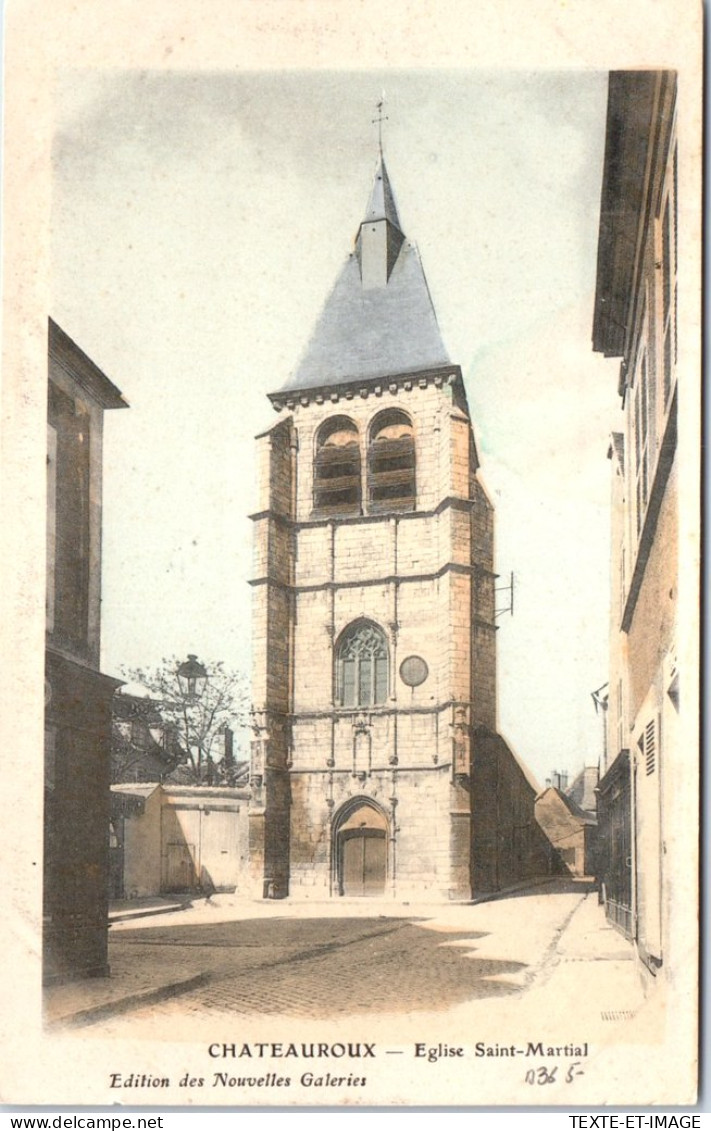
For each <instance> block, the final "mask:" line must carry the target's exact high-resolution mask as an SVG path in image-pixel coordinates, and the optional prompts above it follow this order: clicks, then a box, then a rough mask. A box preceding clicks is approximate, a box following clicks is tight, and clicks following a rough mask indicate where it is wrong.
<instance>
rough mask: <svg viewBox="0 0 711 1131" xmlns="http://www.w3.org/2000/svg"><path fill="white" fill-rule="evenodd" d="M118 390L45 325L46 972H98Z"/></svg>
mask: <svg viewBox="0 0 711 1131" xmlns="http://www.w3.org/2000/svg"><path fill="white" fill-rule="evenodd" d="M125 407H127V406H126V402H125V401H124V399H123V397H122V396H121V394H120V392H119V391H118V389H117V388H116V387H115V386H114V385H113V384H112V383H111V382H110V381H109V380H108V378H107V377H105V375H104V374H103V373H102V372H101V370H100V369H98V368H97V366H96V365H94V363H93V362H92V361H90V359H89V358H88V357H87V356H86V354H84V353H83V352H82V351H81V350H80V349H79V347H78V346H76V345H75V344H74V342H73V341H72V340H71V338H69V337H68V336H67V335H66V334H65V333H64V331H63V330H61V329H60V327H59V326H57V325H56V324H55V323H54V322H52V321H51V320H50V323H49V392H48V433H47V434H48V447H47V622H46V668H45V699H46V708H45V813H44V831H45V840H44V906H43V917H44V925H43V950H44V966H43V973H44V979H45V981H46V982H53V981H58V980H63V979H69V978H78V977H87V976H91V975H101V974H106V973H107V972H108V969H107V960H106V955H107V937H108V906H107V904H108V871H109V857H108V852H109V782H110V746H111V700H112V698H113V694H114V691H115V690H116V688H117V687H118V686H119V681H118V680H115V679H111V678H110V677H109V676H106V675H103V674H102V673H101V672H100V671H99V646H100V610H101V469H102V438H103V414H104V412H105V411H106V410H107V409H114V408H125Z"/></svg>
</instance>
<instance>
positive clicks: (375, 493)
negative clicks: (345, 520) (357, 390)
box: [368, 408, 415, 511]
mask: <svg viewBox="0 0 711 1131" xmlns="http://www.w3.org/2000/svg"><path fill="white" fill-rule="evenodd" d="M368 504H369V509H370V510H371V511H390V510H393V511H411V510H414V509H415V437H414V433H413V429H412V421H411V420H410V418H409V416H408V415H407V413H405V412H403V411H402V410H401V409H399V408H390V409H386V410H385V412H381V413H379V415H378V416H376V418H375V420H374V421H373V424H372V425H371V429H370V443H369V445H368Z"/></svg>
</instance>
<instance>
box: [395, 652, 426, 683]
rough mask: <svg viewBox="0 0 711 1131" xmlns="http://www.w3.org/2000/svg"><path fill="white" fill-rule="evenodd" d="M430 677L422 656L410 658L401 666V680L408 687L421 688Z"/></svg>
mask: <svg viewBox="0 0 711 1131" xmlns="http://www.w3.org/2000/svg"><path fill="white" fill-rule="evenodd" d="M428 675H429V668H428V667H427V664H426V663H425V661H424V660H423V659H422V656H408V657H407V659H406V660H403V661H402V663H401V664H400V679H401V680H402V682H403V683H406V684H407V686H408V687H419V686H420V684H421V683H424V682H425V680H426V679H427V676H428Z"/></svg>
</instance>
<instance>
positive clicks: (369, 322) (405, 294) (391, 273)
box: [280, 157, 450, 392]
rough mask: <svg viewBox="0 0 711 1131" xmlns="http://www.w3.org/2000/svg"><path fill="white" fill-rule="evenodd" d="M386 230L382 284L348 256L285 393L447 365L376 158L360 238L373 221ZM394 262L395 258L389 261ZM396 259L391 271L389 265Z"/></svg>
mask: <svg viewBox="0 0 711 1131" xmlns="http://www.w3.org/2000/svg"><path fill="white" fill-rule="evenodd" d="M382 220H384V221H386V225H387V228H388V232H389V235H388V236H387V248H386V246H385V244H383V245H378V246H379V247H380V246H382V254H383V255H386V256H387V257H388V270H387V276H386V278H387V282H385V285H382V286H380V285H377V286H367V285H366V286H364V285H363V278H362V276H361V264H360V260H359V255H358V254H356V253H353V254H351V255H350V256H349V258H348V259H347V260H346V262H345V264H344V266H343V269H342V270H341V273H340V275H339V276H338V278H337V280H336V283H335V286H334V287H333V290H332V291H331V293H330V295H329V297H328V298H327V300H326V303H325V305H324V307H323V310H322V312H321V315H320V317H319V318H318V321H317V322H316V326H315V329H314V331H313V334H312V335H311V339H310V341H309V343H308V345H307V347H306V350H305V352H304V355H303V357H302V358H301V361H300V362H299V364H298V366H297V368H296V370H295V372H294V373H293V374H292V375H291V377H290V379H289V380H288V381H287V383H286V384H285V385H284V386H283V389H282V390H280V392H287V391H292V390H297V389H316V388H331V387H333V386H336V385H346V384H348V383H349V382H350V381H359V380H364V379H365V380H371V379H376V378H383V377H386V376H394V375H397V374H403V373H408V374H410V373H419V372H422V371H424V370H432V369H437V368H439V367H441V366H446V365H449V364H450V360H449V355H448V353H447V350H446V349H445V347H444V343H443V341H442V336H441V334H440V330H439V326H438V325H437V317H436V315H435V311H434V307H433V305H432V298H431V296H430V292H429V288H428V286H427V280H426V278H425V273H424V271H423V269H422V263H421V261H420V256H419V253H418V251H417V248H416V247H415V245H414V244H413V243H412V242H411V241H410V240H407V239H404V237H403V235H402V229H401V227H400V220H399V218H398V214H397V208H396V205H395V197H394V195H393V190H392V186H391V184H390V178H389V177H388V172H387V169H386V167H385V162H384V161H383V160H382V157H381V159H380V161H379V164H378V167H377V169H376V173H375V179H374V182H373V188H372V190H371V193H370V197H369V200H368V205H367V207H366V218H365V220H364V221H363V224H361V228H360V231H359V235H358V238H357V241H356V247H357V249H361V242H362V239H363V238H364V237H363V236H362V232H363V230H364V228H367V226H368V224H369V223H371V222H372V221H382ZM392 260H394V262H392ZM391 263H392V269H391V266H390V265H391Z"/></svg>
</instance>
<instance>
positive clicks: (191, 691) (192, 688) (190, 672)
mask: <svg viewBox="0 0 711 1131" xmlns="http://www.w3.org/2000/svg"><path fill="white" fill-rule="evenodd" d="M176 675H177V677H178V685H179V687H180V694H181V695H182V696H183V699H185V701H186V702H188V703H194V702H195V701H196V700H197V699H199V698H200V696H201V695H202V693H203V691H204V690H205V684H206V683H207V679H208V676H207V672H206V671H205V668H204V667H203V666H202V664H201V663H200V662H199V660H198V658H197V656H195V655H193V653H192V652H189V653H188V658H187V660H185V661H184V662H183V663H182V664H180V665H179V667H178V670H177V672H176Z"/></svg>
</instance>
